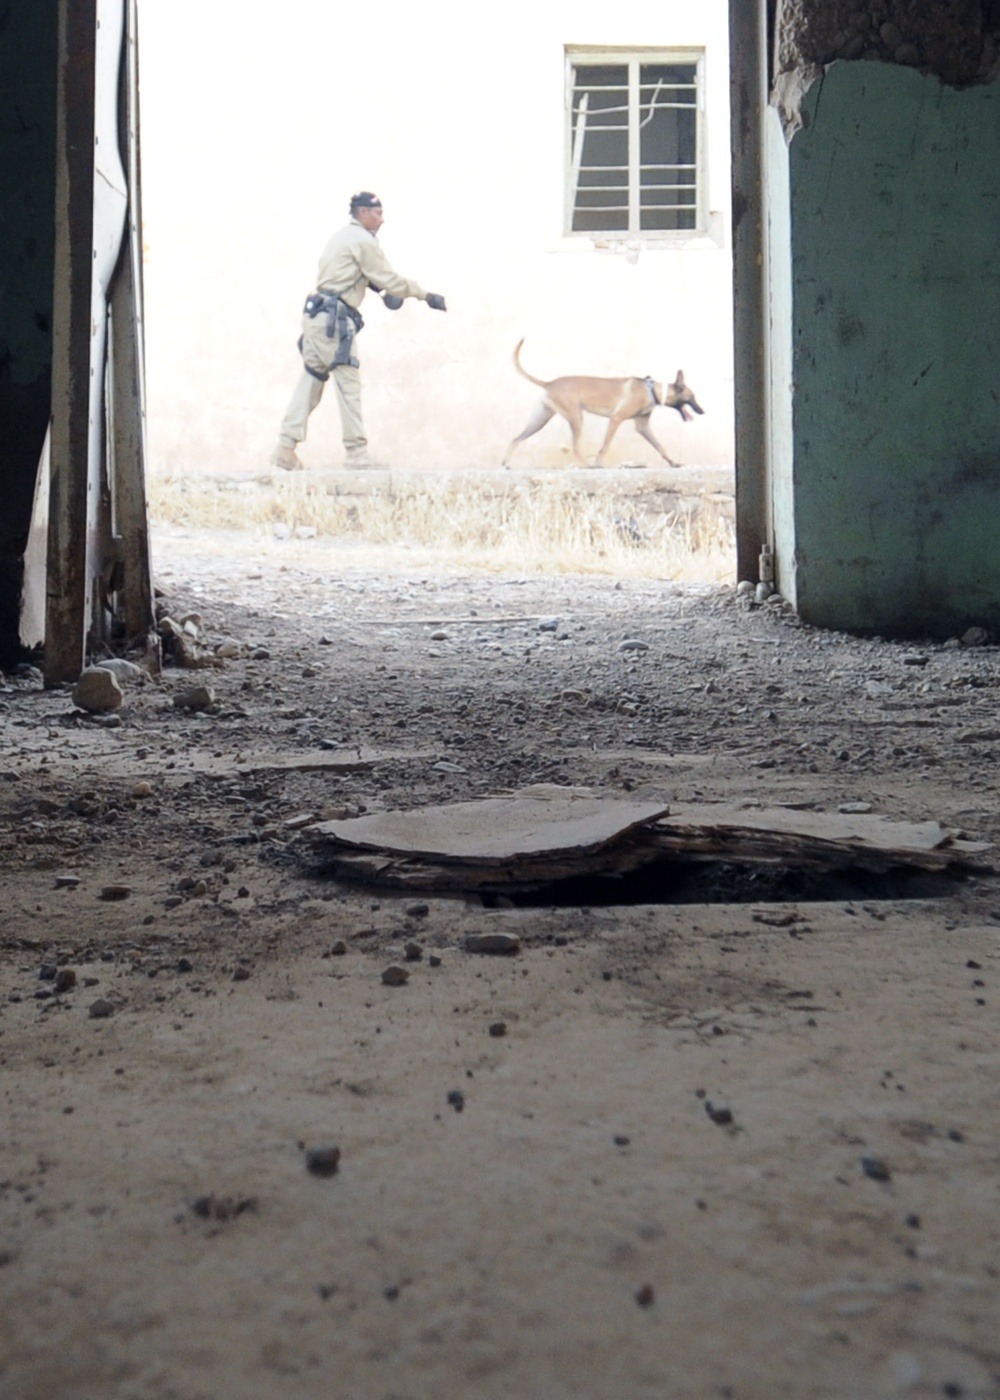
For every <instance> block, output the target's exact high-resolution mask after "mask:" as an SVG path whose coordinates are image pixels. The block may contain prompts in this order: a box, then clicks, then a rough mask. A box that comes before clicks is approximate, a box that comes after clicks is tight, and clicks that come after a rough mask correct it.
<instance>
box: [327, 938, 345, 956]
mask: <svg viewBox="0 0 1000 1400" xmlns="http://www.w3.org/2000/svg"><path fill="white" fill-rule="evenodd" d="M346 952H347V944H346V943H345V942H344V940H343V939H342V938H338V939H337V941H336V943H332V944H331V945H330V956H331V958H342V957H343V956H344V955H345V954H346Z"/></svg>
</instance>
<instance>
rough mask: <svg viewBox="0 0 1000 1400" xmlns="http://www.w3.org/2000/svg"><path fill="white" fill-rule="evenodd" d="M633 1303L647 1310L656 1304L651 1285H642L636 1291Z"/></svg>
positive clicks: (654, 1291) (654, 1293)
mask: <svg viewBox="0 0 1000 1400" xmlns="http://www.w3.org/2000/svg"><path fill="white" fill-rule="evenodd" d="M635 1301H636V1302H637V1303H638V1304H639V1306H640V1308H649V1307H652V1305H653V1304H654V1303H655V1302H656V1290H655V1289H654V1288H653V1285H652V1284H651V1283H644V1284H643V1285H642V1287H641V1288H639V1289H637V1290H636V1295H635Z"/></svg>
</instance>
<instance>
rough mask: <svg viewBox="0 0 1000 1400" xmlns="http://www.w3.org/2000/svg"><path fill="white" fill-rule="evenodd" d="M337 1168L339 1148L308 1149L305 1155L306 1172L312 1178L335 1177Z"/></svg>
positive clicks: (338, 1165) (338, 1164)
mask: <svg viewBox="0 0 1000 1400" xmlns="http://www.w3.org/2000/svg"><path fill="white" fill-rule="evenodd" d="M339 1168H340V1148H339V1147H310V1148H309V1150H308V1152H307V1153H306V1171H308V1172H311V1173H312V1174H313V1176H336V1174H337V1171H338V1170H339Z"/></svg>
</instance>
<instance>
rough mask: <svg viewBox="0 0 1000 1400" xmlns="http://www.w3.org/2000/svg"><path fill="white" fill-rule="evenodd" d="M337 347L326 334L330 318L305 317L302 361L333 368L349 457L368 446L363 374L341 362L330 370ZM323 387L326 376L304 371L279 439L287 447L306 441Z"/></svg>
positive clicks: (362, 452)
mask: <svg viewBox="0 0 1000 1400" xmlns="http://www.w3.org/2000/svg"><path fill="white" fill-rule="evenodd" d="M355 343H356V342H355ZM335 348H336V345H335V342H334V341H332V340H331V339H330V338H329V336H328V335H327V333H326V317H325V316H324V315H323V314H322V313H321V314H320V315H319V316H303V318H302V361H303V363H304V364H306V365H309V366H310V367H311V368H313V369H318V370H319V371H320V373H321V374H325V373H326V372H327V371H329V374H330V379H331V380H332V382H333V386H334V388H335V389H336V391H337V403H338V405H339V407H340V426H341V433H342V436H343V440H344V450H345V451H346V453H347V455H348V457H358V456H362V455H363V454H364V451H365V448H366V447H367V445H368V439H367V438H366V437H365V426H364V422H363V420H362V417H361V375H360V374H359V373H358V371H357V370H356V369H355V368H354V366H353V365H337V367H336V368H335V369H330V361H331V360H332V359H333V354H334V350H335ZM356 358H357V356H356V355H355V359H356ZM323 387H324V384H323V380H322V379H317V378H316V376H315V375H313V374H307V373H306V371H305V370H303V371H302V374H301V376H300V378H299V382H298V383H297V384H296V386H295V388H294V390H293V392H292V397H291V399H290V400H289V403H288V408H287V409H286V410H285V416H284V418H283V419H282V423H281V429H280V432H279V435H278V437H279V441H280V442H281V443H283V445H284V446H285V447H293V448H294V447H295V446H296V445H297V444H298V443H300V442H304V441H305V436H306V426H307V424H308V422H309V415H310V414H311V413H312V411H313V409H314V408H315V407H316V405H317V404H318V403H319V401H320V399H321V398H322V397H323Z"/></svg>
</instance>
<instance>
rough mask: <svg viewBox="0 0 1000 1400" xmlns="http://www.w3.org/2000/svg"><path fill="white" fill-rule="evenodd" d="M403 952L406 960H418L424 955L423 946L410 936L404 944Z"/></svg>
mask: <svg viewBox="0 0 1000 1400" xmlns="http://www.w3.org/2000/svg"><path fill="white" fill-rule="evenodd" d="M403 952H404V953H405V954H406V961H407V962H419V961H420V959H421V958H422V957H423V956H424V950H423V948H422V947H421V946H420V944H419V943H417V942H415V941H414V940H413V939H412V938H411V939H410V940H409V942H408V943H406V944H405V946H404V948H403Z"/></svg>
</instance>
